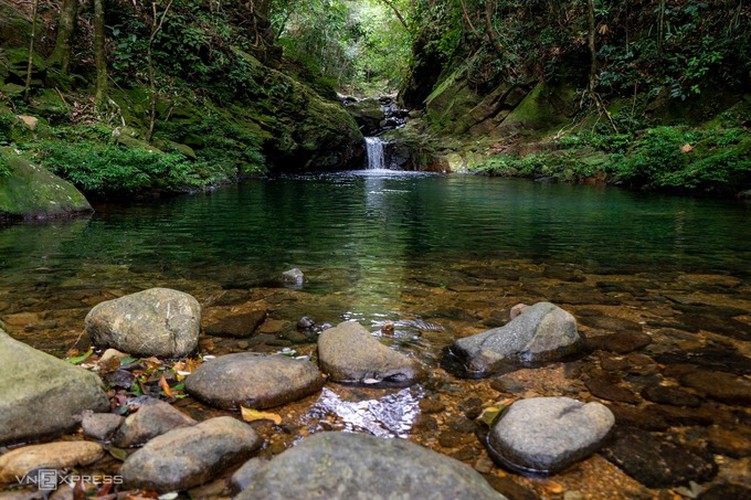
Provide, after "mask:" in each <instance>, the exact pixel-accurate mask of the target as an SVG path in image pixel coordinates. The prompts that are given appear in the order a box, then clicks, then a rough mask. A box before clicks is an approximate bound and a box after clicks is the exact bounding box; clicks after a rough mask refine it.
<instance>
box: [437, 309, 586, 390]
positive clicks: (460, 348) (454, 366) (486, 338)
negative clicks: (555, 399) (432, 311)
mask: <svg viewBox="0 0 751 500" xmlns="http://www.w3.org/2000/svg"><path fill="white" fill-rule="evenodd" d="M581 345H582V342H581V338H580V337H579V333H578V331H577V329H576V319H574V317H573V316H572V315H571V314H570V313H569V312H567V311H564V310H563V309H561V308H560V307H558V306H556V305H554V304H551V303H550V302H538V303H537V304H535V305H533V306H530V307H527V308H525V309H523V310H522V312H520V313H519V314H518V315H517V316H515V317H514V319H512V320H511V321H509V322H508V323H507V324H506V325H504V326H501V327H499V328H493V329H491V330H487V331H485V332H482V333H478V334H477V335H472V336H470V337H465V338H462V339H459V340H456V341H455V342H454V343H453V344H452V345H451V347H450V348H449V350H448V355H447V357H446V358H445V359H444V366H445V367H446V368H448V369H450V370H453V371H458V372H459V375H462V376H467V377H473V378H479V377H487V376H489V375H492V374H494V373H504V372H508V371H512V370H514V369H516V368H519V367H534V366H539V365H542V364H544V363H547V362H550V361H554V360H558V359H561V358H564V357H566V356H569V355H571V354H574V353H576V352H578V351H579V350H580V349H581Z"/></svg>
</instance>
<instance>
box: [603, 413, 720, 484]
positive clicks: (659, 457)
mask: <svg viewBox="0 0 751 500" xmlns="http://www.w3.org/2000/svg"><path fill="white" fill-rule="evenodd" d="M600 453H601V454H602V455H603V456H604V457H605V458H607V459H608V460H609V461H611V462H612V463H614V464H615V465H617V466H618V467H620V468H621V469H622V470H623V471H624V472H625V473H626V474H628V475H629V476H631V477H633V478H634V479H636V480H637V481H639V482H640V483H642V484H643V485H645V486H647V487H648V488H668V487H671V486H678V485H683V484H687V483H688V482H689V481H695V482H697V483H703V482H705V481H708V480H710V479H712V478H713V477H714V476H715V475H716V474H717V464H716V463H715V462H714V459H713V458H712V456H711V455H710V454H708V453H705V452H702V451H699V450H694V449H689V448H687V447H685V446H682V445H679V444H676V443H673V442H671V441H667V440H664V439H662V438H661V437H660V436H659V435H657V434H652V433H649V432H645V431H642V430H638V429H633V428H619V429H618V430H617V431H616V435H615V440H614V441H613V442H612V443H611V444H610V445H609V446H607V447H606V448H603V449H602V450H601V452H600Z"/></svg>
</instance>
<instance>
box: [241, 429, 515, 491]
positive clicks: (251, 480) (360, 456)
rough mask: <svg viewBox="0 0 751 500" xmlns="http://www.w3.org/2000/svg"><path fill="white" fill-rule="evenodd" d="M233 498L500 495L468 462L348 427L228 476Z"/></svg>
mask: <svg viewBox="0 0 751 500" xmlns="http://www.w3.org/2000/svg"><path fill="white" fill-rule="evenodd" d="M232 484H233V486H234V487H235V488H236V489H241V490H242V491H241V492H240V494H239V495H238V496H237V497H236V498H237V499H238V500H246V499H267V498H320V499H326V498H432V499H435V500H441V499H446V500H454V499H456V498H473V499H491V498H493V499H501V498H504V497H502V496H501V495H500V494H499V493H497V492H496V491H494V490H493V489H492V488H491V487H490V486H489V485H488V483H487V482H486V481H485V480H484V479H483V478H482V476H480V474H478V473H477V472H476V471H474V470H472V468H470V467H469V466H467V465H465V464H463V463H461V462H459V461H457V460H454V459H452V458H450V457H447V456H445V455H441V454H439V453H436V452H433V451H431V450H429V449H427V448H424V447H422V446H418V445H416V444H413V443H410V442H408V441H406V440H402V439H379V438H376V437H373V436H369V435H364V434H354V433H348V432H323V433H318V434H314V435H313V436H310V437H308V438H305V439H304V440H303V441H302V442H300V443H299V444H297V445H296V446H294V447H293V448H290V449H288V450H287V451H285V452H284V453H282V454H280V455H278V456H276V457H274V458H273V459H272V460H270V461H267V462H264V461H262V460H259V459H253V460H251V461H249V462H247V463H246V464H245V465H243V466H242V467H241V468H240V469H239V470H238V471H237V472H236V473H235V474H234V475H233V476H232Z"/></svg>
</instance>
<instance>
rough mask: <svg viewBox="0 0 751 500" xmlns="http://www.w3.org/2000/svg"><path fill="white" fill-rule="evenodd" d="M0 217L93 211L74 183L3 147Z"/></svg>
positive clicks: (1, 153) (29, 216)
mask: <svg viewBox="0 0 751 500" xmlns="http://www.w3.org/2000/svg"><path fill="white" fill-rule="evenodd" d="M3 163H4V164H5V167H6V170H7V171H8V173H7V174H6V175H5V176H2V177H0V216H5V217H14V218H40V217H51V216H59V215H64V214H67V213H70V212H79V211H90V210H91V206H90V205H89V203H88V202H87V201H86V198H85V197H84V196H83V195H82V194H81V193H80V192H79V191H78V190H77V189H76V188H75V187H73V185H72V184H70V183H69V182H67V181H64V180H63V179H61V178H59V177H57V176H56V175H53V174H52V173H50V172H49V171H47V170H46V169H44V168H42V167H39V166H36V165H34V164H32V163H31V162H30V161H28V160H27V159H26V158H24V157H22V156H19V155H18V154H16V153H15V152H14V151H13V150H11V149H10V148H0V165H1V164H3Z"/></svg>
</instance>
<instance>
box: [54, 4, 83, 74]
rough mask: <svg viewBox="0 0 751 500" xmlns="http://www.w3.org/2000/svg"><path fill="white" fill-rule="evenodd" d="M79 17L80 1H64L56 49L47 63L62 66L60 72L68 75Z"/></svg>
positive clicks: (58, 23)
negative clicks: (74, 33)
mask: <svg viewBox="0 0 751 500" xmlns="http://www.w3.org/2000/svg"><path fill="white" fill-rule="evenodd" d="M77 16H78V0H63V5H62V6H61V7H60V17H59V18H58V21H57V37H56V38H55V48H54V50H53V51H52V54H50V57H49V59H48V61H47V63H48V64H50V65H56V64H59V65H60V70H61V71H62V72H63V73H65V74H67V73H68V67H69V66H70V54H71V44H72V41H73V32H74V31H75V28H76V17H77Z"/></svg>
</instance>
